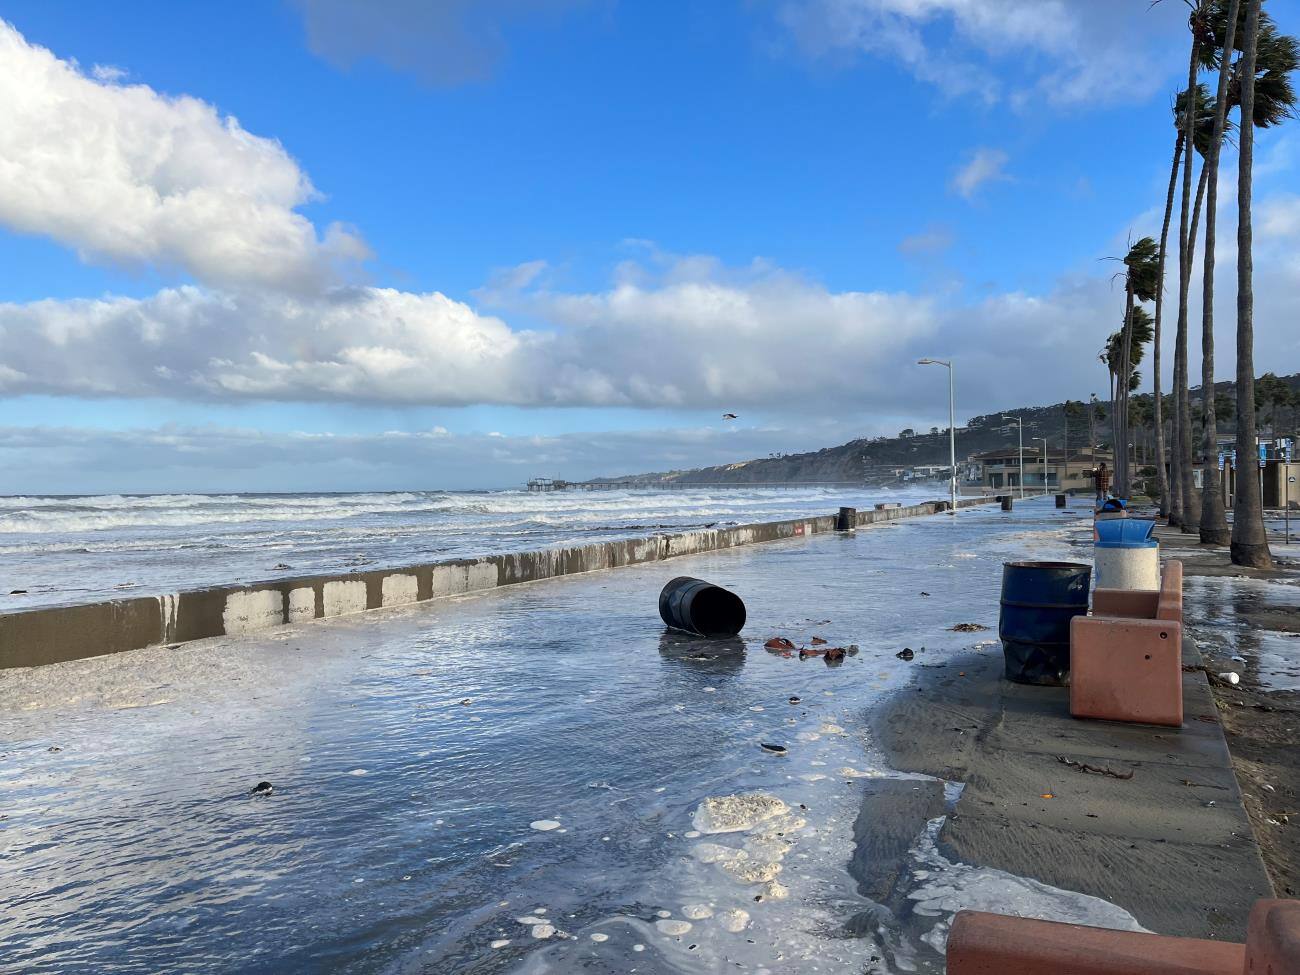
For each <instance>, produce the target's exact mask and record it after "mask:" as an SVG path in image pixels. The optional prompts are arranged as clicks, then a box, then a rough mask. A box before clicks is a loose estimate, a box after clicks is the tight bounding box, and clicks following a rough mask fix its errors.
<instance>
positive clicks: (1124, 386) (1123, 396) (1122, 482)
mask: <svg viewBox="0 0 1300 975" xmlns="http://www.w3.org/2000/svg"><path fill="white" fill-rule="evenodd" d="M1129 275H1130V276H1129V277H1127V278H1126V280H1125V283H1124V328H1123V336H1124V337H1123V339H1122V340H1121V341H1120V354H1119V377H1118V378H1117V379H1116V382H1115V401H1116V406H1115V437H1116V443H1117V444H1120V445H1122V446H1123V450H1121V451H1120V452H1119V453H1117V454H1116V455H1115V497H1117V498H1127V497H1130V496H1131V494H1132V492H1131V490H1130V484H1129V469H1128V467H1129V465H1128V434H1129V425H1128V394H1129V383H1128V378H1129V376H1131V375H1132V374H1133V367H1132V366H1131V365H1130V364H1129V363H1130V362H1131V359H1132V344H1133V279H1132V277H1131V275H1132V272H1131V271H1130V272H1129Z"/></svg>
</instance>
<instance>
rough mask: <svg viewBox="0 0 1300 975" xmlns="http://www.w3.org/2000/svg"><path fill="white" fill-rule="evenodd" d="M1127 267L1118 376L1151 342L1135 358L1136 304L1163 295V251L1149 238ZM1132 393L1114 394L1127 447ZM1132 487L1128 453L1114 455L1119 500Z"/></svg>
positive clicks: (1123, 389) (1133, 250) (1119, 435)
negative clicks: (1161, 292) (1161, 281)
mask: <svg viewBox="0 0 1300 975" xmlns="http://www.w3.org/2000/svg"><path fill="white" fill-rule="evenodd" d="M1124 267H1125V273H1124V309H1125V310H1124V328H1123V331H1122V334H1121V339H1120V348H1119V363H1118V367H1117V368H1115V369H1114V370H1113V371H1114V372H1115V374H1116V375H1117V376H1126V375H1130V374H1131V373H1132V366H1134V365H1136V364H1137V362H1138V361H1140V360H1141V346H1142V345H1143V344H1145V343H1146V342H1149V341H1151V335H1150V334H1147V336H1146V338H1145V339H1143V340H1142V341H1141V342H1139V343H1138V345H1137V350H1136V352H1137V357H1136V358H1135V357H1134V339H1135V338H1136V335H1135V333H1134V321H1135V316H1134V312H1136V311H1138V310H1142V309H1141V306H1140V305H1135V304H1134V302H1135V301H1138V302H1146V301H1151V300H1152V299H1153V298H1155V296H1156V294H1157V293H1158V292H1159V291H1160V277H1159V274H1160V249H1159V247H1158V245H1157V244H1156V242H1155V241H1154V240H1152V239H1151V238H1150V237H1143V238H1142V239H1141V240H1139V241H1137V242H1136V243H1135V244H1133V246H1131V247H1130V248H1129V250H1128V253H1127V254H1125V255H1124ZM1142 315H1143V321H1144V322H1145V323H1146V327H1147V329H1148V333H1149V331H1150V327H1151V325H1150V323H1151V319H1150V317H1149V316H1147V314H1146V311H1145V310H1142ZM1131 393H1132V390H1131V389H1130V388H1129V387H1128V386H1127V385H1124V384H1120V385H1119V386H1118V387H1117V388H1116V391H1115V396H1116V400H1115V416H1116V422H1115V437H1116V443H1120V444H1127V443H1128V436H1129V415H1128V413H1129V410H1128V407H1129V396H1130V394H1131ZM1130 487H1131V484H1130V471H1129V463H1128V456H1127V452H1124V451H1122V452H1121V453H1119V454H1116V455H1115V493H1116V494H1117V495H1119V496H1120V497H1128V496H1129V493H1130Z"/></svg>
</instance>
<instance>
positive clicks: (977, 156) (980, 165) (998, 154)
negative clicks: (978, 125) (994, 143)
mask: <svg viewBox="0 0 1300 975" xmlns="http://www.w3.org/2000/svg"><path fill="white" fill-rule="evenodd" d="M1009 161H1010V157H1009V156H1008V155H1007V154H1006V153H1005V152H1003V151H1002V150H1001V149H989V148H981V149H976V150H975V151H974V152H973V153H971V156H970V158H969V159H968V160H967V161H966V162H965V163H964V164H963V165H962V166H961V167H960V168H958V170H957V172H956V173H954V174H953V177H952V182H951V183H950V184H949V185H950V187H951V188H952V190H953V192H955V193H959V194H960V195H961V196H963V197H965V198H966V199H968V200H969V199H972V198H974V196H975V194H976V193H977V192H979V189H980V187H982V186H984V185H985V184H986V183H991V182H996V181H998V180H1008V179H1010V178H1011V177H1009V176H1008V175H1007V174H1006V172H1005V170H1006V166H1007V163H1008V162H1009Z"/></svg>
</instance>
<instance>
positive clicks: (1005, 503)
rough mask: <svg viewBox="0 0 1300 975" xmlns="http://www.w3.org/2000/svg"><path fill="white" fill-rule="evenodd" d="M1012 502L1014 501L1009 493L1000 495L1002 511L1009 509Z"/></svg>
mask: <svg viewBox="0 0 1300 975" xmlns="http://www.w3.org/2000/svg"><path fill="white" fill-rule="evenodd" d="M1013 503H1014V502H1013V501H1012V498H1011V495H1009V494H1004V495H1002V510H1003V511H1010V510H1011V508H1012V505H1013Z"/></svg>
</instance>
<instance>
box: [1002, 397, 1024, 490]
mask: <svg viewBox="0 0 1300 975" xmlns="http://www.w3.org/2000/svg"><path fill="white" fill-rule="evenodd" d="M1002 419H1004V420H1015V421H1016V436H1017V439H1018V440H1019V442H1020V497H1021V498H1024V496H1025V422H1024V420H1022V419H1021V418H1020V417H1018V416H1004V417H1003V418H1002Z"/></svg>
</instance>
